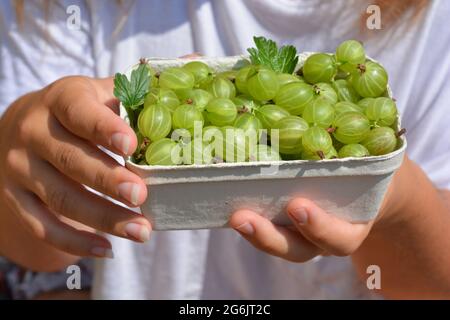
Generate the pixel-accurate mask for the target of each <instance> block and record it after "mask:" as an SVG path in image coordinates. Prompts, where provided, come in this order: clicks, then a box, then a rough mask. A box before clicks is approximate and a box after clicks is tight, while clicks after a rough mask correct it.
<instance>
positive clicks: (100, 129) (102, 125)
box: [92, 118, 108, 138]
mask: <svg viewBox="0 0 450 320" xmlns="http://www.w3.org/2000/svg"><path fill="white" fill-rule="evenodd" d="M107 124H108V121H106V120H105V119H102V118H97V120H95V122H94V127H93V128H92V135H93V136H94V137H96V138H98V137H102V136H104V135H105V131H106V128H107Z"/></svg>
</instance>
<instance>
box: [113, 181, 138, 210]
mask: <svg viewBox="0 0 450 320" xmlns="http://www.w3.org/2000/svg"><path fill="white" fill-rule="evenodd" d="M117 189H118V191H119V195H120V196H121V197H122V198H124V199H125V200H127V201H129V202H130V203H132V204H133V205H135V206H137V205H138V200H139V193H140V191H141V186H140V185H138V184H136V183H132V182H123V183H121V184H119V186H118V187H117Z"/></svg>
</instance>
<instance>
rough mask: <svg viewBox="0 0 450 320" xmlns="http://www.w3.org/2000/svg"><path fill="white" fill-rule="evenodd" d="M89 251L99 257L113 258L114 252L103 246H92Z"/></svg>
mask: <svg viewBox="0 0 450 320" xmlns="http://www.w3.org/2000/svg"><path fill="white" fill-rule="evenodd" d="M91 253H92V254H93V255H94V256H96V257H99V258H109V259H113V258H114V252H113V251H112V250H111V249H110V248H105V247H93V248H92V249H91Z"/></svg>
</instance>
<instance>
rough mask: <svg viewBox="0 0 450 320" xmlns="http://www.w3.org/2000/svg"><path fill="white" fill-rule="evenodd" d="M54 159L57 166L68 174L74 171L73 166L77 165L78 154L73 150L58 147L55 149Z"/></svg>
mask: <svg viewBox="0 0 450 320" xmlns="http://www.w3.org/2000/svg"><path fill="white" fill-rule="evenodd" d="M55 157H56V161H57V164H58V166H59V167H60V168H61V169H62V170H63V171H64V172H70V171H72V170H73V169H74V167H75V164H76V163H77V161H78V160H79V159H78V153H77V151H76V149H75V148H72V147H67V146H60V147H58V148H57V149H56V152H55Z"/></svg>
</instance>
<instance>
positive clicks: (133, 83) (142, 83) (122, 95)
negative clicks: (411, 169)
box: [114, 64, 150, 110]
mask: <svg viewBox="0 0 450 320" xmlns="http://www.w3.org/2000/svg"><path fill="white" fill-rule="evenodd" d="M149 84H150V77H149V72H148V67H147V65H146V64H141V65H139V67H138V68H137V69H134V70H133V71H132V72H131V77H130V80H128V78H127V77H126V76H125V75H124V74H121V73H116V75H115V76H114V96H116V98H117V99H119V100H120V101H121V102H122V104H123V105H124V106H125V108H127V109H131V110H135V109H137V108H138V107H139V106H140V105H142V104H143V103H144V99H145V96H146V94H147V93H148V91H149Z"/></svg>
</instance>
